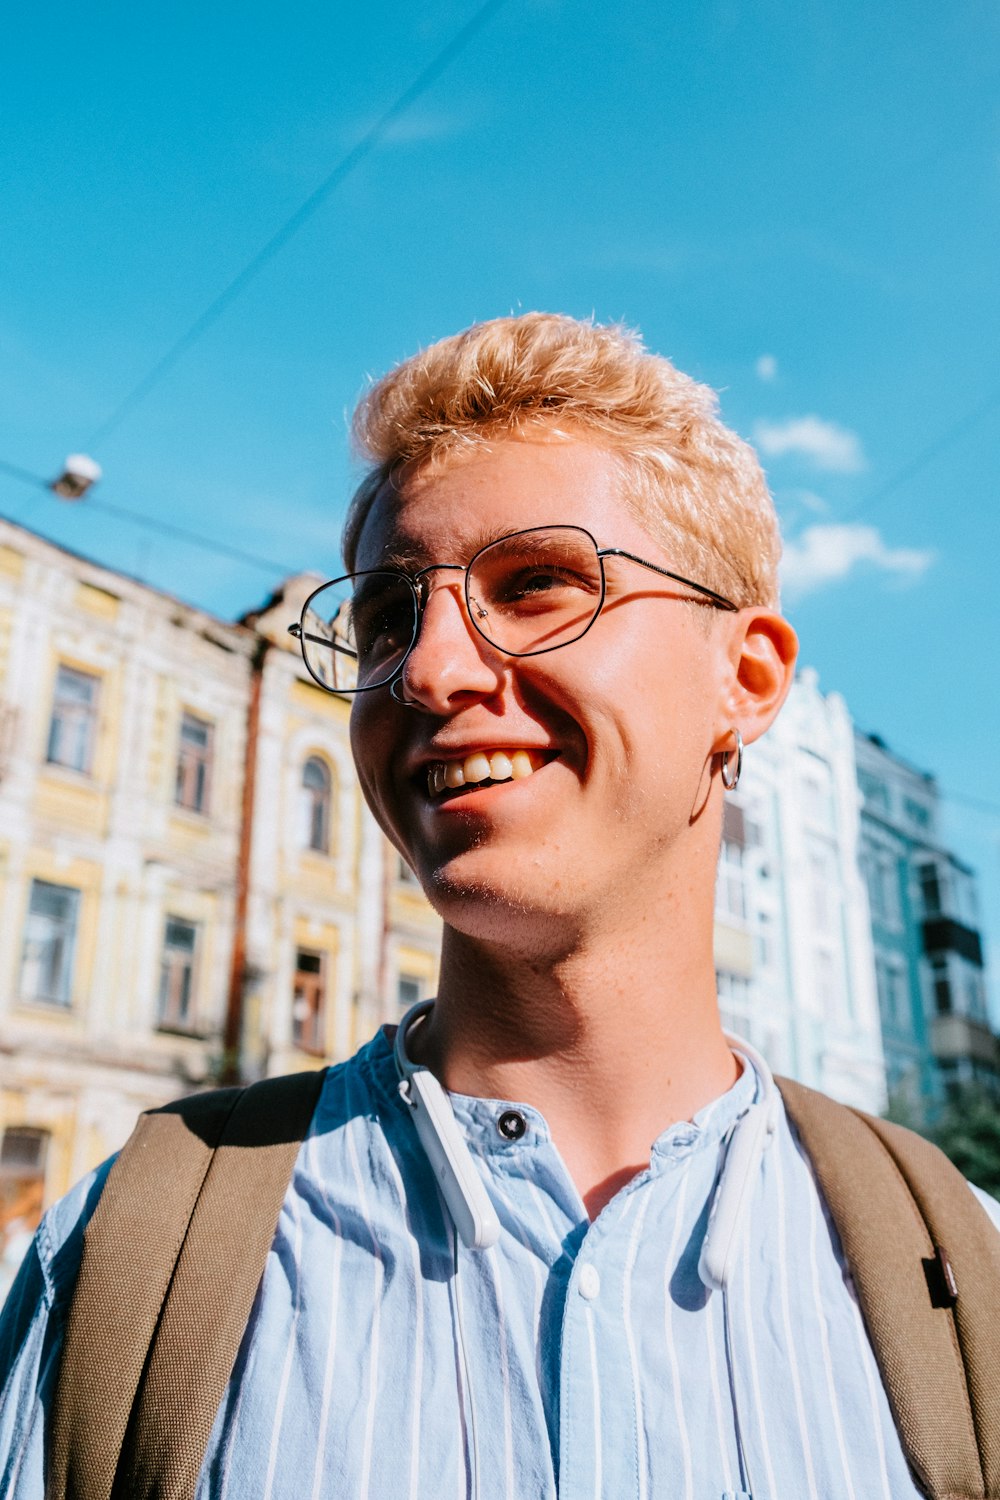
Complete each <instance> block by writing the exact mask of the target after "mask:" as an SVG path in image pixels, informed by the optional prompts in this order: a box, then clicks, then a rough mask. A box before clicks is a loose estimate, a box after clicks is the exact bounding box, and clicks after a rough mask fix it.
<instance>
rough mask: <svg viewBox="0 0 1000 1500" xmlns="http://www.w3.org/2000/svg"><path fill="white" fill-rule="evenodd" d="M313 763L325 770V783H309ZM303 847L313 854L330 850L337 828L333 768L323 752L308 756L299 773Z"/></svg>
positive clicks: (300, 837) (300, 830)
mask: <svg viewBox="0 0 1000 1500" xmlns="http://www.w3.org/2000/svg"><path fill="white" fill-rule="evenodd" d="M310 766H316V767H318V769H319V770H320V771H321V772H322V774H323V777H324V785H323V786H322V787H310V786H307V785H306V775H307V774H308V771H309V768H310ZM298 792H299V829H298V836H299V848H300V849H303V850H305V851H306V852H307V853H309V854H329V853H330V835H331V832H332V828H333V771H332V770H331V769H330V766H329V765H328V763H327V761H326V759H325V758H324V757H323V756H322V755H318V754H313V755H310V756H308V757H307V758H306V760H305V762H304V763H303V766H302V772H301V774H300V776H299V786H298Z"/></svg>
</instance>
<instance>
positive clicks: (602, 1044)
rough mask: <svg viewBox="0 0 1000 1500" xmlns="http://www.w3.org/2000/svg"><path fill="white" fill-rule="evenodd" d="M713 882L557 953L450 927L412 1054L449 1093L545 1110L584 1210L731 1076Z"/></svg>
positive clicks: (733, 1066)
mask: <svg viewBox="0 0 1000 1500" xmlns="http://www.w3.org/2000/svg"><path fill="white" fill-rule="evenodd" d="M712 922H713V902H712V889H711V884H709V885H708V888H707V889H705V890H702V891H700V892H691V891H689V892H688V893H687V896H686V899H685V900H683V901H677V900H672V901H660V902H657V903H656V910H655V912H653V911H649V910H646V909H644V908H643V907H642V905H641V904H636V903H634V902H632V903H629V906H628V912H627V914H624V913H621V912H619V913H617V914H616V918H615V920H614V921H613V922H611V923H610V924H607V925H604V924H602V923H600V922H595V923H593V924H591V925H590V926H589V929H588V930H587V932H586V933H585V934H584V935H578V936H577V937H576V939H575V940H574V941H573V942H572V944H570V945H569V946H568V947H563V948H562V949H561V950H560V951H559V952H558V953H555V954H549V955H547V956H545V957H539V956H538V955H537V954H533V955H531V956H528V955H524V954H521V955H519V954H517V953H514V952H512V951H511V948H510V947H509V946H508V945H506V944H503V943H498V942H484V941H482V940H481V939H473V938H470V937H468V936H466V935H463V934H462V933H460V932H458V931H456V930H455V929H454V928H452V927H446V929H445V938H444V945H443V949H442V966H441V982H440V988H439V993H438V1000H437V1004H436V1005H435V1008H434V1011H433V1012H432V1014H431V1016H430V1018H429V1020H428V1021H427V1022H426V1023H424V1024H423V1025H422V1026H420V1027H419V1028H416V1029H415V1032H414V1035H413V1044H412V1046H411V1048H410V1050H411V1053H412V1054H413V1055H414V1056H415V1057H416V1058H417V1059H418V1060H419V1061H420V1062H422V1063H424V1064H426V1065H427V1066H428V1067H430V1068H431V1070H432V1071H433V1072H434V1073H436V1074H437V1076H438V1078H439V1079H440V1080H441V1082H442V1083H443V1084H444V1085H445V1087H446V1088H448V1089H451V1090H453V1091H455V1092H458V1093H464V1094H472V1095H476V1096H480V1097H487V1098H501V1099H511V1100H517V1101H522V1102H524V1103H527V1104H531V1105H533V1106H534V1107H535V1108H537V1109H538V1110H540V1111H541V1113H542V1114H543V1115H544V1116H545V1118H546V1121H547V1122H548V1125H549V1128H550V1130H551V1132H552V1137H553V1140H554V1142H555V1144H556V1146H557V1148H558V1149H559V1151H560V1153H561V1155H562V1158H563V1160H564V1162H565V1164H566V1166H567V1168H568V1170H569V1172H570V1175H571V1177H572V1178H573V1180H574V1182H575V1183H576V1186H577V1188H578V1190H579V1192H580V1195H581V1197H582V1198H583V1200H584V1203H585V1204H586V1207H587V1209H588V1211H589V1212H590V1214H591V1216H594V1215H596V1213H597V1212H599V1211H600V1209H601V1208H602V1207H603V1206H604V1204H605V1203H606V1202H607V1201H608V1200H609V1199H610V1198H611V1197H613V1196H614V1194H615V1193H616V1192H617V1191H618V1190H619V1189H620V1188H621V1187H622V1186H624V1184H625V1183H626V1182H627V1181H629V1179H630V1178H631V1177H633V1176H634V1175H635V1174H636V1173H637V1172H639V1171H642V1170H644V1169H645V1167H647V1166H648V1164H649V1151H650V1147H651V1145H652V1143H653V1141H654V1140H655V1139H656V1137H657V1136H658V1135H659V1134H660V1133H661V1132H662V1131H663V1130H665V1129H666V1128H667V1127H668V1126H669V1125H671V1124H674V1123H676V1122H677V1121H679V1120H685V1119H690V1118H691V1117H692V1116H693V1115H694V1114H695V1113H696V1112H697V1111H698V1110H699V1109H701V1108H702V1107H703V1106H704V1105H706V1104H708V1103H710V1102H711V1100H713V1099H715V1098H717V1097H718V1096H719V1095H720V1094H722V1093H724V1092H725V1091H726V1089H728V1088H729V1087H730V1086H731V1085H732V1083H733V1082H734V1081H735V1078H736V1076H737V1073H738V1064H737V1063H736V1060H735V1059H734V1057H733V1055H732V1053H731V1052H730V1051H729V1048H728V1046H727V1044H726V1041H725V1038H724V1036H723V1034H722V1028H721V1024H720V1021H719V1014H718V1005H717V1000H716V988H715V970H714V964H713V958H712Z"/></svg>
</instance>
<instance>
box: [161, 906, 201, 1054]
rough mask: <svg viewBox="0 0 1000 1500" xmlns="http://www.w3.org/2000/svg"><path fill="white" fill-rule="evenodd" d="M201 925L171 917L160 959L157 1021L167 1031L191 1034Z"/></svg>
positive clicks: (165, 931) (168, 919) (166, 928)
mask: <svg viewBox="0 0 1000 1500" xmlns="http://www.w3.org/2000/svg"><path fill="white" fill-rule="evenodd" d="M197 952H198V924H197V923H196V922H186V921H184V919H183V917H168V918H167V923H166V927H165V929H164V933H163V957H162V959H161V960H160V994H159V999H158V1002H157V1020H158V1024H159V1026H160V1028H161V1029H162V1030H164V1031H190V1030H191V1025H192V1020H193V1017H194V1004H193V996H194V970H195V959H196V957H197Z"/></svg>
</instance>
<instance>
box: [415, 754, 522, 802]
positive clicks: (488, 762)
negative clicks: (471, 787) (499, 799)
mask: <svg viewBox="0 0 1000 1500" xmlns="http://www.w3.org/2000/svg"><path fill="white" fill-rule="evenodd" d="M541 764H542V757H541V756H540V755H539V754H538V752H537V751H535V750H512V751H511V752H510V753H509V754H508V752H507V751H506V750H494V751H493V752H492V754H490V755H487V754H486V752H485V751H484V750H476V751H475V752H474V753H473V754H472V755H467V756H466V757H465V759H464V760H444V761H442V760H438V761H435V762H434V764H433V765H430V766H428V767H427V786H428V790H429V791H430V794H431V796H432V797H437V796H439V795H440V794H441V792H443V791H444V790H445V788H446V787H447V788H448V789H449V790H454V789H455V788H456V787H460V786H465V785H466V783H476V782H479V781H521V780H522V779H523V778H524V777H525V776H530V775H531V773H532V771H535V770H537V769H538V767H539V766H540V765H541Z"/></svg>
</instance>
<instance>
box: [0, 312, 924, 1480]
mask: <svg viewBox="0 0 1000 1500" xmlns="http://www.w3.org/2000/svg"><path fill="white" fill-rule="evenodd" d="M357 432H358V437H359V441H360V445H361V448H362V451H363V452H364V453H365V455H366V457H367V458H368V459H369V460H370V464H371V469H370V473H369V475H368V477H367V478H366V480H365V482H364V483H363V484H362V486H361V488H360V490H359V492H358V495H357V496H356V497H355V502H354V505H353V507H352V510H351V513H350V516H349V519H348V524H347V529H346V534H345V546H344V551H345V558H346V564H347V567H348V569H349V570H350V573H351V575H352V576H351V577H350V579H348V580H347V581H340V582H338V583H337V584H335V585H330V586H326V587H325V588H324V590H320V591H318V593H317V595H316V596H314V598H313V600H312V601H311V602H310V604H309V606H307V609H306V610H305V612H304V614H303V619H302V622H301V625H300V627H299V632H298V633H299V635H300V638H301V641H302V647H303V652H304V655H305V659H306V663H307V665H308V666H309V669H310V671H311V672H312V673H313V675H314V676H315V677H316V678H317V680H318V681H320V682H321V683H322V684H324V685H325V686H330V687H333V688H335V689H337V690H342V691H347V692H351V693H353V695H354V697H353V710H352V719H351V737H352V744H353V748H354V755H355V759H356V763H357V767H358V773H359V775H360V778H361V782H362V785H363V788H364V792H365V796H366V799H367V801H368V804H369V806H370V807H371V809H372V811H373V813H374V815H375V817H376V818H377V820H378V821H379V823H380V825H381V827H382V828H383V829H384V830H385V832H386V834H387V835H388V837H389V838H390V839H391V840H392V842H393V843H394V844H395V846H396V848H397V849H398V850H399V851H400V853H401V854H402V855H403V856H404V857H405V858H406V859H407V861H408V862H409V863H410V864H411V866H412V867H413V869H414V870H415V871H416V873H417V875H418V877H419V879H420V882H421V884H422V886H423V888H424V890H425V892H426V893H427V896H428V898H429V899H430V901H431V902H432V903H433V904H434V906H435V908H436V909H437V911H438V912H439V913H440V915H441V917H442V918H443V921H444V938H443V947H442V954H441V978H440V988H439V991H438V996H437V999H436V1001H435V1002H434V1004H433V1006H432V1007H424V1008H422V1009H421V1011H420V1013H419V1014H418V1015H417V1016H416V1017H414V1018H413V1019H412V1022H411V1024H410V1025H409V1026H408V1027H407V1028H406V1032H405V1036H404V1037H403V1038H402V1039H397V1040H401V1045H400V1046H399V1047H398V1048H397V1055H396V1056H395V1057H394V1051H393V1043H392V1040H391V1038H390V1037H389V1036H387V1035H382V1034H379V1035H378V1036H377V1037H376V1038H375V1039H374V1040H373V1041H372V1042H371V1043H370V1044H369V1045H368V1046H367V1047H365V1048H364V1049H362V1051H361V1052H360V1053H359V1054H358V1056H357V1057H355V1058H354V1059H352V1060H351V1061H350V1062H348V1063H346V1064H344V1065H342V1066H340V1067H338V1068H335V1069H333V1070H331V1072H330V1073H329V1075H328V1077H327V1079H326V1081H325V1084H324V1086H323V1091H322V1094H321V1097H320V1101H319V1104H318V1106H317V1108H316V1111H315V1114H314V1117H313V1121H312V1125H311V1128H310V1131H309V1134H308V1137H307V1139H306V1141H305V1143H304V1144H303V1146H302V1149H301V1151H300V1153H299V1156H298V1160H297V1163H296V1166H295V1170H294V1173H293V1176H292V1180H291V1182H290V1184H289V1187H288V1190H287V1192H286V1194H285V1199H284V1204H283V1207H282V1210H281V1214H280V1218H279V1221H278V1226H277V1231H276V1234H275V1238H274V1243H273V1247H272V1250H271V1253H270V1255H269V1257H268V1260H267V1265H266V1269H265V1272H264V1277H263V1281H262V1283H261V1287H260V1290H259V1292H258V1296H257V1299H256V1302H255V1304H254V1308H253V1312H252V1314H251V1317H250V1321H249V1323H248V1325H247V1329H246V1332H245V1335H244V1337H243V1342H242V1346H241V1348H240V1351H239V1355H238V1357H237V1360H236V1364H235V1367H234V1369H233V1373H232V1377H231V1379H230V1380H229V1383H228V1386H227V1389H226V1391H225V1394H224V1396H223V1398H222V1402H221V1405H220V1407H219V1411H218V1415H217V1417H216V1419H215V1424H214V1428H213V1430H212V1434H211V1437H210V1440H209V1443H208V1448H207V1452H206V1454H205V1459H204V1463H203V1466H202V1470H201V1477H200V1480H199V1483H198V1488H197V1494H198V1496H199V1497H203V1500H207V1497H213V1500H216V1497H217V1500H223V1497H227V1496H229V1497H233V1500H236V1497H239V1500H246V1497H251V1496H253V1497H255V1496H261V1497H267V1500H271V1497H273V1500H278V1497H288V1500H292V1497H294V1500H319V1497H320V1496H332V1495H338V1496H339V1495H343V1496H350V1497H352V1500H355V1497H366V1496H371V1497H388V1496H396V1495H409V1496H429V1495H435V1496H437V1495H448V1496H475V1497H477V1500H501V1497H503V1500H534V1497H550V1496H555V1495H559V1496H561V1497H572V1500H577V1497H583V1496H587V1497H592V1496H593V1497H609V1500H610V1497H613V1500H623V1497H627V1496H637V1497H646V1496H648V1497H675V1496H676V1497H705V1500H708V1497H713V1500H724V1497H728V1500H734V1497H739V1496H749V1495H752V1496H753V1497H754V1500H764V1497H771V1500H777V1497H781V1500H785V1497H792V1496H795V1497H798V1496H807V1495H809V1496H820V1497H824V1500H834V1497H836V1500H842V1497H844V1496H855V1497H857V1500H862V1497H864V1500H869V1497H892V1500H899V1497H904V1496H905V1497H910V1496H916V1495H917V1494H919V1493H920V1491H919V1490H918V1488H917V1486H916V1484H915V1481H914V1479H913V1477H912V1476H911V1473H910V1470H909V1468H908V1465H907V1461H906V1458H905V1456H904V1452H903V1449H902V1446H901V1442H900V1438H899V1436H898V1435H897V1431H896V1427H895V1424H894V1421H893V1417H892V1414H891V1411H890V1406H889V1402H888V1398H887V1395H886V1391H885V1389H884V1388H883V1384H882V1380H881V1377H880V1375H879V1369H878V1365H877V1363H876V1359H875V1355H874V1353H873V1350H872V1347H871V1345H870V1343H869V1340H868V1336H867V1334H866V1331H865V1325H864V1323H863V1321H862V1318H861V1315H860V1312H859V1309H858V1304H857V1301H856V1299H855V1297H854V1295H853V1291H852V1287H851V1282H850V1278H849V1276H848V1275H847V1272H846V1265H845V1260H844V1256H843V1253H842V1251H841V1248H840V1244H839V1241H838V1238H837V1235H836V1232H835V1231H834V1229H833V1227H832V1223H831V1220H830V1218H829V1215H828V1213H827V1211H826V1207H825V1204H824V1202H823V1201H822V1199H821V1196H820V1193H819V1191H818V1189H817V1186H816V1182H815V1179H814V1177H813V1174H812V1171H811V1168H810V1164H809V1162H808V1160H807V1158H806V1156H805V1154H804V1152H803V1150H802V1148H801V1146H800V1145H799V1144H798V1142H797V1139H796V1137H795V1135H794V1134H793V1132H792V1130H791V1128H790V1127H789V1124H788V1121H787V1119H786V1117H785V1114H784V1112H783V1109H782V1106H781V1102H780V1099H779V1098H778V1096H777V1094H776V1093H775V1092H774V1087H773V1083H772V1081H771V1079H770V1075H769V1073H768V1071H767V1068H766V1064H764V1063H763V1061H762V1060H761V1059H759V1058H756V1057H755V1055H754V1054H752V1052H751V1050H750V1049H748V1048H746V1047H745V1046H743V1045H742V1044H740V1043H738V1042H735V1041H733V1042H730V1040H729V1039H727V1038H726V1036H725V1035H724V1034H723V1031H722V1028H721V1025H720V1021H719V1013H718V1005H717V999H716V990H715V974H714V966H713V957H712V923H713V905H714V902H713V890H714V881H715V871H716V861H717V852H718V846H719V838H720V827H721V820H722V807H723V799H724V796H725V788H726V787H727V786H732V785H734V784H735V782H736V780H737V779H738V776H739V770H740V765H741V761H742V754H743V746H744V745H746V746H750V745H752V743H753V742H754V741H755V740H756V739H757V738H758V737H759V736H760V735H761V734H763V733H764V731H765V730H766V729H767V727H768V726H769V724H770V723H771V722H772V720H773V719H774V717H775V715H776V714H777V713H778V711H779V709H780V707H781V704H782V702H783V700H784V698H785V695H786V693H787V691H788V687H789V684H790V682H791V678H792V672H793V666H794V661H795V654H796V640H795V636H794V633H793V631H792V629H791V627H790V626H789V625H788V623H787V622H786V621H785V620H784V619H783V618H782V617H781V616H780V614H778V613H777V610H776V603H777V585H776V565H777V560H778V553H779V542H778V535H777V527H776V521H775V516H774V511H773V507H772V504H771V501H770V498H769V496H768V493H767V489H766V486H765V483H764V480H763V476H762V474H761V472H760V469H759V466H758V465H757V462H756V460H755V458H754V457H753V455H752V453H751V452H750V450H749V449H748V448H747V447H746V445H744V444H743V443H742V442H741V441H740V440H739V439H738V438H736V437H735V436H734V435H733V434H732V433H730V432H728V431H727V430H726V429H725V427H723V426H722V425H721V423H720V422H719V420H718V418H717V417H716V415H715V409H714V400H713V398H712V396H711V395H710V393H709V392H707V391H706V390H705V389H704V388H702V387H700V386H698V385H696V384H695V383H694V382H693V381H691V380H689V379H688V378H687V377H685V376H683V375H681V374H679V373H678V372H677V371H676V370H674V369H673V367H672V366H670V365H669V364H668V363H667V362H666V361H665V360H661V359H658V358H656V357H654V356H652V355H650V354H648V353H646V352H645V351H644V350H643V349H642V347H641V345H639V343H638V342H637V341H636V340H635V339H633V338H632V337H631V336H630V335H628V334H627V333H625V332H623V331H622V330H620V329H616V328H601V327H595V326H593V325H591V324H589V323H577V322H574V321H573V320H570V319H567V318H560V317H550V316H543V315H535V314H532V315H528V316H525V317H520V318H506V319H500V320H497V321H496V322H493V323H487V324H484V325H481V326H478V327H475V328H473V329H470V330H469V331H468V332H467V333H465V334H463V335H461V336H459V337H457V338H452V339H446V340H444V341H443V342H442V343H440V344H438V345H435V346H434V347H432V348H430V349H428V350H426V351H425V352H424V353H422V354H420V355H418V356H417V357H415V358H414V359H412V360H409V361H408V362H406V363H405V364H404V365H402V366H401V367H400V368H399V369H397V370H396V371H394V372H393V373H392V374H390V375H389V376H388V377H386V378H385V379H384V380H383V381H382V382H381V383H380V384H378V385H376V386H375V387H374V389H373V390H372V391H371V392H370V394H369V395H368V396H367V397H366V399H365V401H364V402H363V403H362V407H361V409H360V412H359V416H358V419H357ZM435 1080H436V1081H437V1082H435ZM437 1084H440V1085H443V1088H444V1090H446V1091H447V1093H443V1092H442V1091H441V1090H440V1089H439V1088H438V1087H437ZM428 1122H429V1123H428ZM750 1127H752V1128H750ZM737 1143H738V1149H737ZM102 1181H103V1173H99V1174H97V1175H96V1177H95V1178H94V1179H93V1180H92V1181H90V1182H88V1183H87V1184H84V1185H83V1186H82V1187H81V1188H80V1189H79V1190H78V1191H77V1192H76V1193H75V1194H73V1195H71V1196H70V1198H69V1199H67V1200H65V1201H64V1202H63V1203H62V1204H61V1205H58V1206H57V1207H56V1209H55V1210H53V1212H52V1213H51V1214H50V1215H49V1216H48V1218H47V1220H46V1222H45V1224H44V1225H43V1228H42V1230H41V1231H40V1233H39V1236H38V1239H37V1242H36V1248H35V1250H34V1252H33V1255H32V1257H30V1258H29V1262H28V1264H27V1265H26V1268H25V1271H24V1272H23V1273H22V1277H21V1281H20V1283H19V1287H18V1288H17V1289H16V1290H15V1294H14V1297H13V1298H12V1301H11V1305H10V1307H9V1308H8V1311H7V1313H6V1315H5V1322H4V1324H3V1331H2V1337H0V1361H3V1363H2V1364H0V1371H2V1370H4V1369H6V1371H7V1385H6V1389H5V1397H4V1401H5V1405H4V1415H3V1418H2V1426H0V1454H2V1456H3V1463H4V1465H5V1467H4V1468H3V1469H2V1471H0V1472H2V1475H3V1486H2V1487H3V1491H4V1493H5V1494H10V1495H12V1496H13V1497H15V1500H28V1497H32V1500H34V1497H39V1496H41V1495H42V1493H43V1488H44V1469H45V1452H46V1441H47V1420H48V1419H47V1412H48V1411H49V1409H50V1407H51V1399H52V1391H53V1389H54V1383H55V1380H56V1378H57V1370H58V1359H59V1349H60V1338H61V1327H62V1320H63V1317H64V1310H65V1307H66V1305H67V1302H68V1299H69V1297H70V1295H71V1293H72V1286H73V1281H74V1278H75V1275H76V1267H77V1265H78V1262H79V1255H80V1238H81V1234H82V1226H83V1224H84V1223H85V1221H86V1220H87V1218H88V1217H89V1215H90V1214H91V1213H92V1211H93V1206H94V1203H95V1201H96V1199H97V1197H98V1195H99V1191H100V1187H101V1184H102Z"/></svg>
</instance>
